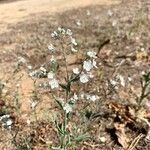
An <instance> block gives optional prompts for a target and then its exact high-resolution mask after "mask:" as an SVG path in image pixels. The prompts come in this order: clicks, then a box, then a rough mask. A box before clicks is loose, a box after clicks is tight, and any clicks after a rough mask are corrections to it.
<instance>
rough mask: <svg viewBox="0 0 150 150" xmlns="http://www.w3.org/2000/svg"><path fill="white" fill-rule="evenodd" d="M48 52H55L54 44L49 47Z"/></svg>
mask: <svg viewBox="0 0 150 150" xmlns="http://www.w3.org/2000/svg"><path fill="white" fill-rule="evenodd" d="M48 50H49V51H51V52H54V51H55V47H54V45H53V44H50V45H48Z"/></svg>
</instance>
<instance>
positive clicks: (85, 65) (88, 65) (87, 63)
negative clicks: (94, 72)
mask: <svg viewBox="0 0 150 150" xmlns="http://www.w3.org/2000/svg"><path fill="white" fill-rule="evenodd" d="M92 68H93V64H92V61H91V60H87V61H86V60H85V61H84V62H83V69H85V70H86V71H90V70H91V69H92Z"/></svg>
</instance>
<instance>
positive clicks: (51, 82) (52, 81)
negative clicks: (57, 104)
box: [49, 79, 59, 89]
mask: <svg viewBox="0 0 150 150" xmlns="http://www.w3.org/2000/svg"><path fill="white" fill-rule="evenodd" d="M49 84H50V86H51V89H54V88H58V87H59V83H58V81H57V80H56V79H52V80H51V81H50V82H49Z"/></svg>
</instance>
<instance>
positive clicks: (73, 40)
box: [71, 37, 77, 46]
mask: <svg viewBox="0 0 150 150" xmlns="http://www.w3.org/2000/svg"><path fill="white" fill-rule="evenodd" d="M71 43H72V44H73V45H74V46H77V42H76V40H75V39H74V38H72V37H71Z"/></svg>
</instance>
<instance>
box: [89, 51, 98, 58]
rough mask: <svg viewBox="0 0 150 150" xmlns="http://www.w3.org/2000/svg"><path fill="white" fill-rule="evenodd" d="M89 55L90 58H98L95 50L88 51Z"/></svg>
mask: <svg viewBox="0 0 150 150" xmlns="http://www.w3.org/2000/svg"><path fill="white" fill-rule="evenodd" d="M87 55H88V56H89V57H90V58H97V56H96V52H94V51H88V52H87Z"/></svg>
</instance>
